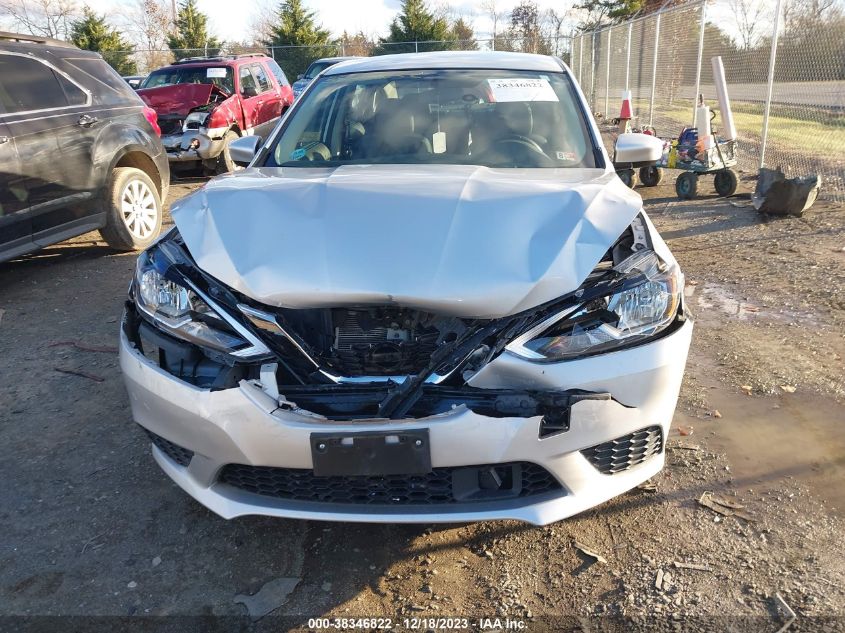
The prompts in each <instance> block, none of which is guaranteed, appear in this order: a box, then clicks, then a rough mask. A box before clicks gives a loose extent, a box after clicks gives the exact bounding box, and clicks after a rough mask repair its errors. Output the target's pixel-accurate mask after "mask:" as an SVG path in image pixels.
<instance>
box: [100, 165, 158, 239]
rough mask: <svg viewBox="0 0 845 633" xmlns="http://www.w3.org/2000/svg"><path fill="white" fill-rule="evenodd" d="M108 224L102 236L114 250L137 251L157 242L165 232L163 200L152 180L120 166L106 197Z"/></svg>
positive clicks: (101, 232)
mask: <svg viewBox="0 0 845 633" xmlns="http://www.w3.org/2000/svg"><path fill="white" fill-rule="evenodd" d="M103 202H104V204H105V207H106V225H105V226H104V227H103V228H101V229H100V235H102V236H103V239H104V240H105V241H106V243H108V245H109V246H111V247H112V248H113V249H115V250H118V251H134V250H140V249H142V248H146V247H147V246H149V245H150V244H152V243H153V240H155V239H156V238H157V237H158V234H159V232H160V231H161V219H162V214H163V209H162V205H161V197H160V196H159V193H158V189H157V188H156V186H155V184H153V181H152V180H151V179H150V177H149V176H148V175H147V174H145V173H144V172H143V171H141V170H140V169H135V168H134V167H117V168H116V169H114V170H113V171H112V173H111V179H110V180H109V184H108V187H107V189H106V193H105V195H104V197H103Z"/></svg>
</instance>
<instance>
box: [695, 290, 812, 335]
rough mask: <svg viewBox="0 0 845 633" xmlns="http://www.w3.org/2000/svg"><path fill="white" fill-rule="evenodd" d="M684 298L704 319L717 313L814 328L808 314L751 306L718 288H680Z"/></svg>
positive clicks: (752, 303)
mask: <svg viewBox="0 0 845 633" xmlns="http://www.w3.org/2000/svg"><path fill="white" fill-rule="evenodd" d="M684 296H685V297H686V298H687V301H688V302H689V303H691V304H693V305H695V306H696V307H697V308H698V309H697V310H695V311H694V314H695V315H696V316H699V317H704V318H705V319H707V317H708V316H714V312H717V311H718V312H720V313H722V314H725V315H728V316H732V317H735V318H737V319H739V320H740V321H750V320H752V319H768V320H771V321H782V322H784V323H791V322H796V321H798V322H801V323H804V324H807V325H816V324H817V320H816V318H815V316H814V315H812V314H811V313H808V312H801V311H798V310H793V309H790V308H783V307H781V308H772V307H771V306H769V305H767V304H766V303H765V302H755V301H751V300H750V299H748V298H747V297H740V296H738V295H737V294H736V293H733V292H731V291H730V290H728V289H727V288H725V287H724V286H720V285H719V284H713V283H705V284H701V285H695V286H693V285H690V284H688V285H687V286H686V287H685V288H684Z"/></svg>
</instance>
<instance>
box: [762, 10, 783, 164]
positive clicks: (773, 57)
mask: <svg viewBox="0 0 845 633" xmlns="http://www.w3.org/2000/svg"><path fill="white" fill-rule="evenodd" d="M780 5H781V0H777V3H776V5H775V20H774V22H775V24H774V28H773V29H772V50H771V52H770V53H769V85H768V87H767V89H766V111H765V112H764V113H763V138H762V139H761V141H760V169H763V166H764V165H765V164H766V140H767V139H768V136H769V114H771V111H772V90H773V89H774V87H775V61H776V60H777V53H778V31H779V30H780Z"/></svg>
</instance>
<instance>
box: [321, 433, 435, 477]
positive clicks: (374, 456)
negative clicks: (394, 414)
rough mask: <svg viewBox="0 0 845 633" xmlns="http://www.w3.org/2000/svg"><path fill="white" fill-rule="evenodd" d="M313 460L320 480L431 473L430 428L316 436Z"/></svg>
mask: <svg viewBox="0 0 845 633" xmlns="http://www.w3.org/2000/svg"><path fill="white" fill-rule="evenodd" d="M311 458H312V460H313V463H314V475H315V476H317V477H334V476H342V477H354V476H361V477H368V476H379V475H424V474H426V473H430V472H431V449H430V447H429V439H428V429H408V430H402V431H387V432H382V431H360V432H354V433H312V434H311Z"/></svg>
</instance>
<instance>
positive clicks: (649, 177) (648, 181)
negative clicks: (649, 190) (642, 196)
mask: <svg viewBox="0 0 845 633" xmlns="http://www.w3.org/2000/svg"><path fill="white" fill-rule="evenodd" d="M661 180H663V170H662V169H660V167H658V166H656V165H647V166H645V167H640V182H642V183H643V184H644V185H645V186H646V187H656V186H657V185H659V184H660V181H661Z"/></svg>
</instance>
